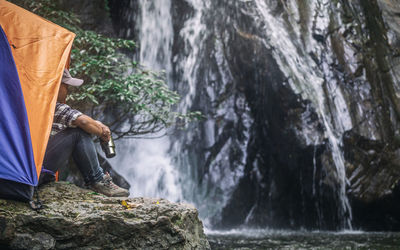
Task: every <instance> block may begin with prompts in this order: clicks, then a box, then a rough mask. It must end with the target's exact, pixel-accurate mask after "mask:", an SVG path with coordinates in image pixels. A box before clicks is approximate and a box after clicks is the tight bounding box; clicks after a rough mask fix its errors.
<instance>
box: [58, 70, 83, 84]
mask: <svg viewBox="0 0 400 250" xmlns="http://www.w3.org/2000/svg"><path fill="white" fill-rule="evenodd" d="M61 82H62V83H65V84H68V85H71V86H76V87H78V86H81V85H82V83H83V80H82V79H78V78H73V77H72V76H71V74H70V73H69V70H68V69H64V73H63V77H62V79H61Z"/></svg>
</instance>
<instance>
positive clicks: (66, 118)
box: [39, 69, 129, 197]
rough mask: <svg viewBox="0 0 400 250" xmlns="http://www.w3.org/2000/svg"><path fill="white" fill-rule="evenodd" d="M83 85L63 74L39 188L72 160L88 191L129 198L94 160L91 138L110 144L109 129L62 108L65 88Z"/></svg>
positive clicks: (65, 72)
mask: <svg viewBox="0 0 400 250" xmlns="http://www.w3.org/2000/svg"><path fill="white" fill-rule="evenodd" d="M82 83H83V80H81V79H77V78H73V77H71V74H70V73H69V71H68V70H67V69H65V70H64V73H63V77H62V80H61V86H60V90H59V92H58V98H57V103H56V110H55V113H54V120H53V126H52V130H51V135H50V138H49V142H48V144H47V148H46V154H45V156H44V161H43V170H42V174H41V175H40V178H39V185H41V184H44V183H46V182H49V181H51V180H54V173H55V172H57V170H58V169H62V168H64V167H65V166H66V165H67V164H68V160H69V158H70V157H71V156H72V158H73V159H74V161H75V164H76V165H77V167H78V169H79V170H80V172H81V173H82V176H83V179H84V181H85V183H86V185H87V186H88V187H89V188H90V189H92V190H93V191H96V192H98V193H101V194H104V195H107V196H112V197H123V196H129V191H128V190H126V189H123V188H121V187H118V186H117V185H115V184H114V183H113V181H112V179H111V177H110V175H109V174H108V173H104V172H103V170H102V168H101V167H100V164H99V160H98V158H97V152H96V148H95V145H94V142H93V139H92V135H95V136H98V137H99V138H100V139H101V140H103V141H109V140H110V136H111V132H110V129H109V128H108V127H107V126H106V125H104V124H103V123H101V122H99V121H96V120H94V119H92V118H90V117H89V116H87V115H84V114H82V113H81V112H80V111H78V110H75V109H72V108H71V107H70V106H68V105H67V104H65V100H66V97H67V94H68V86H80V85H82Z"/></svg>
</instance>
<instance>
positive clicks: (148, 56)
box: [112, 0, 182, 201]
mask: <svg viewBox="0 0 400 250" xmlns="http://www.w3.org/2000/svg"><path fill="white" fill-rule="evenodd" d="M139 6H140V10H141V12H140V15H139V16H138V18H137V20H136V21H137V22H138V23H140V28H139V34H140V38H141V39H140V41H139V46H140V52H139V59H138V60H139V62H140V63H141V64H142V66H143V67H145V68H149V69H152V70H156V71H164V70H165V71H166V72H167V74H166V77H167V79H166V80H167V81H168V80H169V75H168V73H170V72H171V46H172V38H173V31H172V22H171V15H170V8H171V2H170V0H163V1H147V0H140V1H139ZM162 133H164V132H160V134H162ZM156 136H157V135H151V137H156ZM169 144H170V142H169V139H168V137H162V138H158V139H135V140H130V139H125V140H123V141H122V142H121V143H119V145H118V146H119V151H120V153H121V155H120V156H119V157H118V159H115V160H113V161H112V163H113V165H114V166H115V167H116V170H117V171H118V172H120V173H122V174H123V175H124V176H125V178H126V179H127V181H128V182H129V183H130V184H131V190H130V192H131V196H135V197H136V196H146V197H160V198H165V199H169V200H171V201H181V200H182V191H181V187H180V186H179V180H178V178H179V172H178V171H177V170H176V169H175V167H174V166H173V165H172V163H171V159H170V157H169V155H168V150H169Z"/></svg>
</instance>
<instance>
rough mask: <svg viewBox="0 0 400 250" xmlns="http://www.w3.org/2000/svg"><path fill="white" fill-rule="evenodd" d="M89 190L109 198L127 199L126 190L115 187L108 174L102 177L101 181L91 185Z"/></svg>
mask: <svg viewBox="0 0 400 250" xmlns="http://www.w3.org/2000/svg"><path fill="white" fill-rule="evenodd" d="M90 189H92V190H93V191H95V192H98V193H101V194H104V195H106V196H109V197H128V196H129V191H128V190H126V189H125V188H121V187H118V186H117V185H115V184H114V182H113V181H112V179H111V176H110V175H109V174H105V175H103V179H102V180H100V181H98V182H96V183H93V184H92V185H91V186H90Z"/></svg>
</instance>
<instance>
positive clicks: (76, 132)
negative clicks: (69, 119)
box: [43, 128, 103, 184]
mask: <svg viewBox="0 0 400 250" xmlns="http://www.w3.org/2000/svg"><path fill="white" fill-rule="evenodd" d="M85 154H86V155H85ZM71 155H72V156H73V158H74V160H75V163H76V165H77V166H78V168H79V170H80V172H81V173H82V175H83V178H84V180H85V182H86V183H87V184H90V183H93V182H96V181H99V180H101V179H102V176H103V171H102V169H101V168H100V164H99V162H98V159H97V152H96V149H95V146H94V143H93V141H92V137H91V136H90V135H89V134H88V133H86V132H85V131H83V130H82V129H80V128H68V129H66V130H63V131H61V132H59V133H57V134H56V135H54V136H51V137H50V139H49V142H48V144H47V149H46V154H45V157H44V161H43V165H44V168H45V169H47V170H50V171H52V172H54V173H55V172H57V171H58V170H59V169H63V168H64V167H65V166H66V165H67V164H68V160H69V157H70V156H71Z"/></svg>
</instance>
